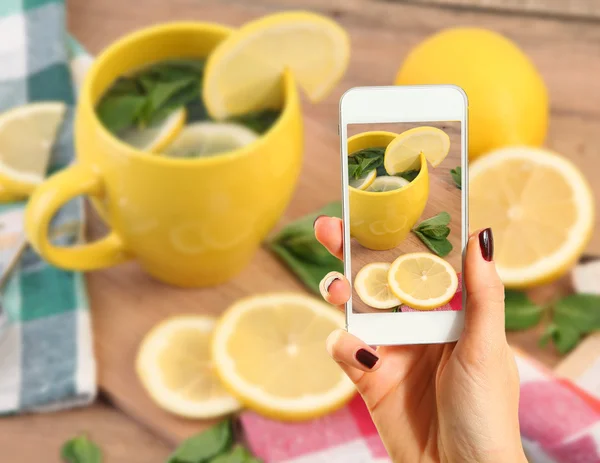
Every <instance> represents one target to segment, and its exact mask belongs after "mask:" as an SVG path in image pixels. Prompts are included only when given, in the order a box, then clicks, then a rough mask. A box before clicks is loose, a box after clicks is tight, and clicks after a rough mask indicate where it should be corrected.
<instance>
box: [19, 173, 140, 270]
mask: <svg viewBox="0 0 600 463" xmlns="http://www.w3.org/2000/svg"><path fill="white" fill-rule="evenodd" d="M103 193H104V185H103V182H102V178H101V177H100V175H99V174H98V173H96V172H94V171H93V170H92V168H90V167H86V166H83V165H79V164H74V165H72V166H69V167H67V168H66V169H63V170H62V171H60V172H59V173H57V174H55V175H53V176H52V177H50V178H49V179H47V180H46V181H45V182H44V183H42V184H41V185H39V186H38V187H37V188H36V189H35V191H34V192H33V194H32V195H31V198H30V199H29V202H28V204H27V208H26V210H25V231H26V233H27V238H28V239H29V241H30V243H31V245H32V246H33V248H34V249H35V250H36V251H37V252H38V253H39V254H40V255H41V256H42V257H43V258H44V259H45V260H47V261H48V262H49V263H51V264H53V265H56V266H57V267H62V268H66V269H69V270H79V271H87V270H97V269H101V268H105V267H110V266H112V265H116V264H119V263H121V262H124V261H126V260H128V259H129V258H130V257H129V256H128V255H127V253H126V251H125V246H124V244H123V240H122V239H121V237H120V236H119V235H117V233H116V232H114V231H112V230H111V231H110V232H109V233H108V235H107V236H105V237H103V238H101V239H99V240H97V241H94V242H92V243H89V244H81V245H76V246H73V247H60V246H54V245H53V244H52V243H51V242H50V240H49V239H48V232H49V228H50V222H51V220H52V218H53V217H54V215H55V214H56V212H57V211H58V210H59V209H60V208H61V207H62V206H64V205H65V204H66V203H67V202H69V201H70V200H72V199H73V198H75V197H76V196H79V195H82V194H86V195H95V196H101V195H102V194H103Z"/></svg>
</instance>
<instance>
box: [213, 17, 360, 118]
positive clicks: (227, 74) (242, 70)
mask: <svg viewBox="0 0 600 463" xmlns="http://www.w3.org/2000/svg"><path fill="white" fill-rule="evenodd" d="M349 56H350V43H349V40H348V35H347V34H346V32H345V31H344V29H342V28H341V27H340V26H339V25H338V24H337V23H335V22H334V21H332V20H330V19H328V18H326V17H324V16H321V15H318V14H315V13H308V12H285V13H276V14H272V15H269V16H265V17H262V18H260V19H257V20H255V21H251V22H249V23H247V24H245V25H244V26H242V27H241V28H239V29H237V30H236V31H234V32H233V33H231V34H230V35H229V36H228V38H227V39H225V40H224V41H223V42H221V43H219V45H218V46H217V47H216V48H215V49H214V50H213V52H212V53H211V54H210V56H209V58H208V61H207V63H206V71H205V74H204V84H203V90H202V97H203V101H204V102H205V104H206V107H207V109H208V112H209V113H210V115H211V116H212V117H214V118H215V119H224V118H226V117H227V116H231V115H236V114H244V113H248V112H251V111H255V110H258V109H263V108H279V107H281V103H282V94H283V91H282V85H281V82H282V76H283V73H284V71H285V70H286V69H289V70H290V71H291V72H292V74H293V75H294V78H295V79H296V81H297V82H298V84H299V85H300V86H301V87H302V88H303V89H304V91H305V92H306V94H307V95H308V97H309V98H310V99H311V100H312V101H319V100H321V99H322V98H324V97H325V96H326V95H327V94H328V93H329V91H330V90H331V89H332V88H333V86H334V85H335V84H336V83H337V82H338V81H339V80H340V79H341V77H342V75H343V74H344V72H345V71H346V68H347V66H348V61H349Z"/></svg>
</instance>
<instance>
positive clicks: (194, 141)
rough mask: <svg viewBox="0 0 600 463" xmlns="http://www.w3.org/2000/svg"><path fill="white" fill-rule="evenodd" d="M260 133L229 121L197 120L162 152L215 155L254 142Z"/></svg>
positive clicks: (187, 155)
mask: <svg viewBox="0 0 600 463" xmlns="http://www.w3.org/2000/svg"><path fill="white" fill-rule="evenodd" d="M257 138H258V135H257V134H256V133H255V132H253V131H252V130H250V129H249V128H247V127H245V126H243V125H240V124H236V123H228V122H195V123H193V124H189V125H187V126H186V127H185V128H184V129H183V130H182V131H181V133H180V134H179V136H178V137H177V138H176V139H175V140H174V141H173V143H171V144H170V145H169V146H168V147H166V148H165V149H164V150H163V151H162V152H163V154H165V155H167V156H172V157H177V158H194V157H205V156H214V155H216V154H220V153H226V152H228V151H233V150H235V149H238V148H241V147H242V146H246V145H248V144H250V143H252V142H253V141H254V140H256V139H257Z"/></svg>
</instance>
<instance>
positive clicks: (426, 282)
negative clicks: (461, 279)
mask: <svg viewBox="0 0 600 463" xmlns="http://www.w3.org/2000/svg"><path fill="white" fill-rule="evenodd" d="M388 284H389V286H390V289H391V290H392V293H394V294H395V295H396V297H397V298H398V299H400V300H401V301H402V303H403V304H406V305H409V306H410V307H412V308H413V309H417V310H433V309H436V308H438V307H441V306H443V305H444V304H447V303H448V302H449V301H450V299H452V297H453V296H454V294H455V293H456V290H457V289H458V276H457V275H456V271H455V270H454V268H452V266H451V265H450V264H449V263H448V262H447V261H445V260H444V259H442V258H441V257H438V256H436V255H434V254H430V253H427V252H415V253H410V254H404V255H402V256H400V257H398V258H397V259H396V260H395V261H394V262H393V263H392V265H391V266H390V270H389V272H388Z"/></svg>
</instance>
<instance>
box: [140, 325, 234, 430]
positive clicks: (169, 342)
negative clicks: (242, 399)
mask: <svg viewBox="0 0 600 463" xmlns="http://www.w3.org/2000/svg"><path fill="white" fill-rule="evenodd" d="M214 326H215V319H214V318H212V317H206V316H199V315H182V316H177V317H173V318H170V319H167V320H165V321H164V322H162V323H160V324H159V325H157V326H156V327H154V328H153V329H152V330H151V331H150V332H149V333H148V334H147V335H146V337H145V338H144V340H143V341H142V344H141V346H140V348H139V351H138V355H137V361H136V370H137V374H138V376H139V378H140V380H141V382H142V385H143V386H144V388H145V389H146V391H148V393H149V394H150V397H152V399H153V400H154V402H156V403H157V404H158V405H159V406H161V407H162V408H164V409H165V410H167V411H169V412H171V413H174V414H176V415H180V416H185V417H187V418H212V417H215V416H221V415H226V414H228V413H231V412H233V411H236V410H238V409H239V408H240V404H239V402H238V401H237V400H236V399H234V398H233V397H231V396H230V395H229V394H228V393H227V392H226V391H225V389H224V388H223V387H222V386H221V383H220V381H219V379H218V377H217V376H216V375H215V374H214V371H213V368H214V365H213V362H212V361H211V355H210V338H211V335H212V333H213V329H214Z"/></svg>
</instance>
